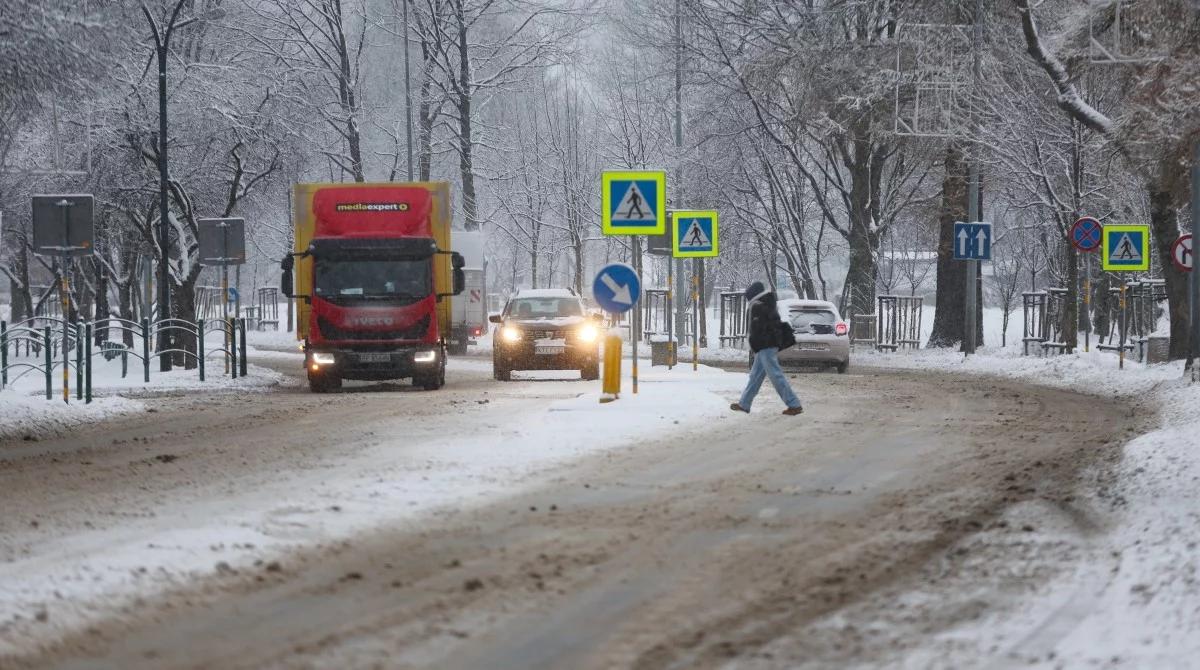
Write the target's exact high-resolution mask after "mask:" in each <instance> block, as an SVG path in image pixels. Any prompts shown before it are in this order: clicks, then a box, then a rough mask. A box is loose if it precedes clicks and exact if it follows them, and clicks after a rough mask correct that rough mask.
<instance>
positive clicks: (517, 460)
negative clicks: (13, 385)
mask: <svg viewBox="0 0 1200 670" xmlns="http://www.w3.org/2000/svg"><path fill="white" fill-rule="evenodd" d="M293 358H294V357H291V356H289V355H286V354H282V353H280V354H273V353H270V352H263V353H261V354H260V355H259V358H258V359H257V361H256V362H258V363H259V364H260V365H270V366H274V367H276V368H278V369H279V370H281V371H290V372H293V373H294V372H295V369H296V362H295V360H293ZM701 374H707V377H705V378H704V379H705V382H704V383H705V385H706V386H707V387H709V388H710V389H711V390H715V391H716V393H715V394H709V395H708V396H705V397H701V398H700V400H701V401H703V402H707V403H708V404H707V405H704V409H705V413H704V414H697V413H695V412H692V413H690V414H689V413H687V412H686V411H685V410H684V409H683V408H680V409H678V410H677V411H678V414H677V416H679V417H681V418H682V419H683V420H682V421H680V422H679V423H678V424H676V423H675V420H673V419H672V416H676V415H672V414H671V411H675V410H670V411H667V412H666V416H648V415H638V414H636V413H634V414H632V415H631V416H630V420H629V423H630V426H628V427H626V428H622V427H620V426H615V427H614V426H597V425H596V424H595V422H596V421H597V416H599V415H598V414H596V413H593V410H591V405H588V406H587V408H584V407H582V406H576V405H575V404H572V403H576V402H578V399H577V398H576V396H578V395H579V394H581V393H582V392H583V391H585V390H588V391H591V390H593V389H592V388H591V387H592V385H587V386H585V385H584V384H582V383H581V382H578V381H528V380H527V381H518V382H514V383H512V384H497V383H495V382H493V381H492V380H491V378H490V370H489V368H488V366H487V365H485V364H484V363H482V362H480V361H464V362H459V363H457V364H456V365H455V367H454V368H453V369H452V371H451V375H450V377H451V384H450V386H449V387H447V388H446V389H444V390H443V391H440V392H437V393H423V392H417V391H411V390H409V389H407V388H401V387H388V386H384V387H373V388H372V389H371V390H370V391H364V392H354V393H344V394H336V395H331V396H321V397H315V396H312V395H309V394H308V393H307V392H306V391H304V390H301V389H300V388H299V387H298V386H284V387H281V388H278V389H276V390H274V391H272V392H268V393H250V394H240V393H239V394H234V393H222V394H216V395H212V396H208V397H203V398H186V397H164V398H157V399H151V400H148V401H147V403H148V404H149V405H150V406H151V407H152V408H153V410H155V411H154V412H153V413H149V414H144V415H138V416H135V417H132V418H126V419H120V420H116V421H114V422H113V423H111V424H105V425H103V426H102V428H101V429H100V430H99V431H97V432H95V433H92V434H86V433H76V434H72V435H69V436H66V437H63V438H59V439H53V440H45V441H40V442H15V443H9V444H3V445H0V457H2V458H3V459H4V463H3V469H0V491H2V492H3V493H2V494H0V496H2V500H3V505H4V509H5V514H4V516H3V518H2V519H0V535H2V537H3V540H2V541H0V552H2V554H0V558H2V560H3V562H2V563H0V586H2V590H0V608H2V609H0V661H2V663H0V665H3V666H4V667H50V666H53V667H111V668H134V667H222V668H234V667H245V668H258V667H274V666H278V667H444V668H476V667H478V668H484V667H486V668H531V667H571V668H608V667H639V668H662V667H718V666H726V665H729V666H730V667H747V668H773V667H795V666H806V665H807V666H812V667H819V666H828V665H831V664H836V665H845V664H852V663H862V664H868V665H894V664H905V663H909V664H911V665H912V666H913V667H927V666H929V665H939V664H949V665H954V664H955V659H957V660H958V664H959V665H961V664H962V661H964V660H966V659H972V658H975V659H978V657H979V656H978V655H979V654H988V655H995V654H1003V653H1005V652H1006V651H1007V650H1008V648H1009V647H1014V646H1016V645H1018V644H1020V643H1022V642H1023V641H1027V639H1028V635H1029V633H1030V631H1028V630H1025V631H1022V630H1013V631H999V632H997V633H996V634H995V635H993V636H991V637H990V638H981V637H978V636H974V637H972V638H971V639H964V638H963V636H955V635H954V628H955V626H957V625H959V624H961V623H962V622H964V621H970V620H978V619H980V618H983V617H987V616H1003V615H1004V613H1005V612H1006V611H1008V610H1009V609H1011V608H1014V607H1016V606H1017V603H1019V600H1020V595H1021V594H1022V593H1024V592H1028V591H1030V590H1033V589H1036V588H1037V586H1038V585H1039V584H1041V583H1044V582H1045V581H1046V580H1048V579H1050V578H1051V577H1052V576H1053V575H1054V572H1055V570H1056V569H1057V568H1056V566H1061V565H1066V564H1068V563H1070V562H1072V561H1078V559H1079V557H1080V556H1081V555H1084V554H1086V552H1087V549H1088V537H1089V534H1090V533H1091V532H1092V530H1093V528H1092V526H1093V523H1094V522H1093V519H1092V515H1091V513H1090V512H1089V509H1088V505H1087V504H1086V503H1084V502H1083V500H1082V499H1084V498H1087V497H1088V496H1087V493H1086V492H1087V491H1094V490H1096V489H1097V488H1098V486H1097V483H1096V481H1095V480H1096V478H1100V479H1101V480H1102V479H1103V477H1104V476H1105V473H1106V472H1107V468H1108V467H1109V465H1110V464H1111V463H1112V461H1113V460H1114V459H1115V457H1116V455H1117V451H1118V446H1119V444H1120V441H1122V440H1123V439H1125V437H1126V436H1127V435H1128V433H1129V431H1130V430H1131V428H1133V427H1135V426H1136V423H1135V419H1133V418H1132V416H1131V414H1130V412H1129V411H1127V409H1126V404H1125V403H1120V402H1118V401H1116V400H1103V399H1096V398H1087V399H1086V402H1085V401H1084V398H1083V397H1082V396H1079V395H1078V394H1075V393H1072V392H1069V391H1059V390H1049V389H1042V388H1037V387H1029V386H1024V385H1021V384H1019V383H1018V382H1001V381H984V380H980V379H979V378H969V377H955V376H949V375H939V374H916V373H911V372H895V371H884V370H874V369H870V368H860V369H859V370H857V372H856V374H851V375H846V376H838V375H816V374H803V375H800V376H799V378H798V379H797V380H796V383H797V385H798V387H799V388H800V389H801V392H802V395H803V396H804V397H805V399H806V401H807V405H808V409H807V412H806V414H805V415H804V416H803V417H801V418H800V419H792V418H787V417H781V416H779V415H778V413H777V410H778V409H779V407H777V406H776V405H772V404H771V403H770V402H765V403H764V404H763V407H761V408H758V409H759V410H760V411H757V412H756V413H755V414H754V415H752V416H750V417H745V416H740V415H732V414H730V413H728V412H727V411H726V412H721V411H719V410H720V403H721V402H725V403H727V402H728V400H727V398H731V397H732V396H733V390H734V389H736V387H737V384H738V383H739V382H740V381H741V377H740V376H738V375H726V374H722V373H719V372H709V373H701ZM647 386H648V389H647V393H653V392H654V386H653V384H648V385H647ZM663 388H667V389H668V390H669V389H670V386H669V385H668V384H664V385H663ZM679 388H680V389H682V388H683V387H682V386H680V387H679ZM670 395H675V396H681V397H685V398H688V399H691V396H687V395H686V394H682V393H681V392H679V393H671V394H670ZM668 400H669V398H666V397H664V400H663V402H664V403H668ZM622 402H624V401H622ZM703 402H702V403H701V404H703ZM775 402H776V403H777V401H775ZM692 404H695V403H692ZM664 406H667V407H668V408H669V407H670V406H669V405H667V404H665V405H664ZM1106 410H1111V411H1106ZM1096 416H1102V417H1108V418H1102V419H1096ZM602 420H605V421H613V419H612V415H606V416H605V418H604V419H602ZM449 425H454V426H456V428H455V429H454V430H453V431H452V432H448V431H447V426H449ZM664 425H666V426H667V428H664ZM623 430H625V431H626V432H622V431H623ZM629 431H632V432H629ZM636 435H650V436H651V437H648V438H638V437H635V436H636ZM1043 528H1052V529H1053V532H1052V533H1050V534H1048V535H1052V536H1053V537H1052V538H1049V537H1048V536H1044V535H1043V534H1042V533H1041V532H1040V531H1041V530H1042V529H1043ZM1031 552H1032V553H1036V554H1038V555H1039V557H1040V560H1037V561H1034V562H1032V563H1031V565H1034V566H1035V568H1030V569H1021V570H1018V569H1015V568H1014V562H1013V559H1014V558H1015V557H1018V556H1023V557H1028V556H1029V555H1030V553H1031ZM1101 567H1102V566H1101ZM1065 616H1069V614H1068V615H1065ZM1041 623H1042V622H1041V621H1039V622H1038V624H1039V625H1040V624H1041ZM1058 623H1059V625H1064V624H1062V621H1058ZM1068 629H1069V627H1068ZM1052 631H1053V629H1052ZM1052 631H1051V632H1050V633H1046V632H1043V633H1042V635H1043V636H1045V635H1052V634H1053V632H1052ZM1039 643H1040V644H1045V643H1046V641H1045V640H1041V641H1039Z"/></svg>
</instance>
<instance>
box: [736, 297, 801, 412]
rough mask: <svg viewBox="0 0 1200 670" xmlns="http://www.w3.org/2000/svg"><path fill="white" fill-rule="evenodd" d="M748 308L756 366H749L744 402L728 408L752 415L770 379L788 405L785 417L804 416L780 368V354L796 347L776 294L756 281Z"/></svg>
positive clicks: (748, 300)
mask: <svg viewBox="0 0 1200 670" xmlns="http://www.w3.org/2000/svg"><path fill="white" fill-rule="evenodd" d="M746 302H747V308H748V309H749V311H750V337H749V340H750V351H751V352H752V353H753V354H754V363H753V364H752V365H751V366H750V379H749V380H747V382H746V389H745V390H744V391H742V398H741V400H739V401H738V402H735V403H733V404H732V405H730V406H729V409H731V410H733V411H735V412H746V413H747V414H749V413H750V405H751V404H752V403H753V402H754V396H756V395H758V390H759V389H760V388H762V383H763V379H764V378H766V377H770V378H771V384H772V385H774V386H775V392H776V393H778V394H779V398H780V399H781V400H783V404H785V405H787V409H785V410H783V413H784V414H786V415H788V416H796V415H797V414H802V413H804V408H803V407H802V406H801V405H800V398H798V397H796V393H795V391H793V390H792V386H791V384H788V380H787V377H786V376H784V374H783V368H781V367H779V352H780V351H781V350H783V349H786V348H788V347H790V346H792V345H794V344H795V343H796V337H795V335H794V334H793V333H792V327H791V325H790V324H788V323H785V322H784V320H783V319H781V318H780V317H779V308H778V306H777V300H776V297H775V293H774V292H773V291H768V290H767V289H766V287H765V286H763V283H762V282H760V281H756V282H754V283H753V284H750V286H749V287H748V288H747V289H746Z"/></svg>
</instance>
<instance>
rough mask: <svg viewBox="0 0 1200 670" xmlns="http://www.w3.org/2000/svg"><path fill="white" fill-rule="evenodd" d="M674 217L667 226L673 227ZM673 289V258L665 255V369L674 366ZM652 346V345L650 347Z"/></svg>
mask: <svg viewBox="0 0 1200 670" xmlns="http://www.w3.org/2000/svg"><path fill="white" fill-rule="evenodd" d="M673 221H674V218H672V223H671V225H670V226H668V227H669V228H674V226H675V224H674V222H673ZM674 289H675V258H674V257H673V256H667V304H666V317H667V369H668V370H670V369H672V368H674V367H675V312H674V304H675V300H674V295H673V294H674ZM652 348H653V347H652Z"/></svg>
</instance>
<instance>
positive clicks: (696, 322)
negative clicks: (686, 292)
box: [692, 258, 700, 372]
mask: <svg viewBox="0 0 1200 670" xmlns="http://www.w3.org/2000/svg"><path fill="white" fill-rule="evenodd" d="M695 260H696V263H698V262H699V261H700V259H699V258H697V259H695ZM696 263H693V268H692V270H693V272H692V372H695V371H697V370H699V369H700V290H699V286H700V275H698V274H696V272H695V269H696V268H695V264H696Z"/></svg>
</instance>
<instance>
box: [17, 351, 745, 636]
mask: <svg viewBox="0 0 1200 670" xmlns="http://www.w3.org/2000/svg"><path fill="white" fill-rule="evenodd" d="M268 339H271V338H259V342H260V344H262V343H263V341H264V340H268ZM277 340H278V342H282V341H283V340H282V338H277ZM276 353H277V354H278V355H280V356H290V357H292V358H294V359H295V360H296V363H297V365H299V364H300V358H299V353H298V352H297V353H294V354H285V353H283V352H281V351H277V352H276ZM490 370H491V366H490V363H487V362H484V361H478V360H469V359H468V360H464V359H454V360H452V361H451V363H450V368H449V371H448V373H449V375H450V376H451V377H453V376H455V375H458V376H459V377H460V379H461V377H462V373H464V372H470V373H473V376H474V377H476V378H486V376H485V375H487V373H490ZM626 374H627V375H628V370H626ZM560 376H561V375H560ZM554 377H555V375H554V373H540V374H536V375H529V376H527V377H526V378H528V379H553V378H554ZM741 383H742V377H741V376H740V375H735V374H730V373H726V372H723V371H720V370H715V369H711V368H702V369H701V370H700V371H699V372H693V371H692V370H691V369H688V370H686V371H685V370H682V369H678V368H677V369H676V370H674V371H671V372H668V371H665V370H662V369H656V370H653V371H649V372H644V373H643V374H642V375H641V378H640V385H639V392H638V393H637V394H636V395H635V394H633V393H631V392H630V391H631V389H630V384H629V380H628V379H626V380H625V384H624V391H625V392H624V393H622V395H621V398H620V400H618V401H616V402H613V403H608V404H601V403H600V402H599V398H600V393H599V388H598V384H592V383H589V384H580V383H579V382H577V381H576V382H573V383H571V385H570V386H555V384H554V383H553V382H551V384H550V385H548V386H547V387H546V390H545V391H544V392H543V393H544V394H548V397H551V398H553V397H555V396H557V397H558V399H555V400H550V401H548V402H546V401H539V400H538V397H539V392H538V388H537V384H533V385H531V386H530V387H529V390H528V391H527V393H526V394H525V395H528V396H529V397H530V398H531V399H532V402H530V401H521V402H516V403H514V402H513V401H511V400H508V401H504V400H501V399H496V400H493V401H491V403H490V406H488V407H487V409H485V410H483V412H484V413H483V414H482V415H481V416H480V417H477V420H475V421H473V423H472V424H471V430H468V431H461V430H459V431H446V430H445V420H446V417H445V416H444V415H443V414H438V413H435V414H432V415H428V416H420V417H417V416H398V417H396V419H395V420H396V422H397V423H396V427H395V428H396V430H399V431H402V433H403V434H405V435H411V436H419V438H420V439H414V440H412V441H408V440H405V441H403V443H397V442H395V441H393V440H376V441H374V442H372V443H369V444H365V445H362V446H361V448H357V450H356V451H355V452H354V456H353V457H352V458H350V459H348V460H347V461H346V462H344V463H342V464H341V465H339V467H338V471H337V472H336V473H331V472H330V471H329V470H328V469H323V468H317V469H311V468H305V467H297V468H296V470H295V471H294V472H288V473H286V477H284V473H280V475H279V476H280V477H283V479H278V480H277V481H274V482H271V483H267V482H264V483H262V487H261V488H257V487H256V488H254V489H253V490H237V491H230V492H228V494H227V495H226V496H223V497H222V498H220V499H213V500H209V501H207V502H204V503H203V504H197V503H196V501H191V500H187V499H186V497H184V498H182V499H175V498H174V497H172V498H171V499H165V500H163V501H162V502H161V504H159V505H158V506H157V507H156V508H155V510H154V513H153V514H152V515H150V516H149V517H148V518H146V519H143V520H140V521H138V520H134V521H130V522H129V523H125V524H122V525H120V526H118V527H117V528H114V529H111V530H93V531H89V530H86V529H84V530H82V531H81V532H79V533H75V534H72V535H69V536H64V537H62V538H60V539H57V540H54V542H56V543H57V544H58V545H59V546H58V547H57V548H55V549H54V550H52V551H45V550H44V548H43V550H39V552H38V557H37V558H30V559H25V560H22V559H18V560H13V561H9V562H5V563H3V564H0V622H3V621H12V620H14V617H15V618H16V619H17V620H20V618H21V617H22V616H26V617H27V616H28V615H29V613H30V612H31V611H33V610H36V609H37V608H38V607H40V606H42V605H39V603H53V608H54V610H55V611H54V615H53V618H52V621H53V625H54V626H55V627H60V628H61V629H63V630H66V629H70V628H73V627H75V626H78V625H79V624H81V623H85V622H86V621H88V620H89V617H96V616H103V615H104V612H106V611H109V608H114V607H116V608H119V607H120V606H122V604H125V603H129V602H131V601H132V600H133V599H135V598H138V597H147V596H149V595H150V594H152V593H155V592H156V591H157V590H159V589H169V588H171V587H172V586H173V585H177V584H178V583H179V582H180V580H182V579H197V578H203V577H205V576H207V575H212V574H222V571H224V572H226V573H232V572H233V571H239V570H244V569H248V568H251V567H252V565H254V564H255V563H256V562H258V563H257V564H259V565H261V564H262V563H263V562H270V561H272V560H284V561H286V560H287V559H286V556H287V554H288V551H289V550H290V549H293V548H294V547H295V546H297V543H298V542H319V543H329V544H331V545H332V544H336V543H337V542H339V541H341V540H348V539H349V538H352V537H355V536H362V535H363V534H367V535H369V534H370V532H371V531H372V529H375V528H381V527H395V526H396V525H397V524H401V523H403V522H404V521H405V520H406V519H413V518H416V517H419V516H420V515H424V514H429V513H432V512H434V511H435V510H437V509H438V508H441V507H444V506H447V505H454V506H455V507H456V508H459V509H462V508H464V507H470V506H472V505H483V504H486V503H487V502H488V501H492V500H495V499H496V497H498V496H501V495H506V494H511V493H514V492H518V491H520V490H521V487H522V486H524V485H532V483H534V482H529V481H528V478H527V475H529V474H530V473H532V472H534V471H535V470H541V469H544V468H547V467H550V466H553V465H554V464H556V463H561V462H566V461H568V460H570V459H574V458H578V457H580V456H582V455H585V454H589V453H595V452H597V451H601V450H605V449H613V448H617V447H625V446H628V445H630V444H636V443H637V442H638V441H639V440H646V439H654V438H657V437H660V436H663V435H667V434H672V433H679V432H681V431H687V430H692V431H699V430H700V428H699V427H700V426H703V425H705V422H706V421H711V420H712V417H714V416H718V417H727V416H728V415H729V412H728V400H727V398H728V397H729V396H730V395H735V394H736V391H737V390H738V389H739V388H740V386H741ZM559 384H561V382H560V383H559ZM448 390H449V389H448ZM564 390H565V391H568V392H567V393H564V392H563V391H564ZM481 397H482V398H484V400H473V401H462V402H471V403H476V402H478V403H488V402H489V401H488V400H487V398H488V396H486V395H485V396H481ZM33 402H34V403H37V406H38V407H39V408H40V407H42V403H46V401H45V400H43V399H34V400H33ZM48 404H50V405H53V403H48ZM59 404H60V405H61V403H59ZM766 404H769V403H766ZM72 407H73V408H74V407H75V406H74V405H73V406H72ZM79 407H83V406H82V405H80V406H79ZM244 439H245V440H247V441H250V442H253V440H255V439H265V438H264V437H263V436H258V437H254V436H247V437H245V438H244ZM500 444H503V446H504V448H503V449H498V448H497V446H498V445H500ZM400 447H403V448H400ZM323 501H324V502H323ZM334 502H336V505H335V509H336V510H337V514H328V513H326V512H327V510H326V507H328V505H330V504H333V503H334ZM314 515H316V516H319V517H320V521H319V523H317V522H316V521H315V520H314V519H312V517H313V516H314ZM293 518H294V519H295V521H293ZM301 518H303V519H304V521H303V522H301V521H299V519H301ZM310 523H317V525H316V526H314V527H313V528H312V530H311V531H309V530H305V529H308V528H309V524H310ZM281 528H283V530H287V531H288V532H282V531H281ZM302 531H303V532H302ZM297 533H300V534H301V535H303V537H301V536H300V535H297ZM313 533H315V536H313ZM218 546H219V547H220V552H218V553H219V557H220V559H221V560H220V562H215V561H214V555H215V554H214V552H215V551H216V549H214V547H218ZM47 555H52V556H55V557H56V558H55V559H54V560H46V556H47ZM131 575H133V577H132V578H131ZM143 575H144V576H145V577H142V576H143ZM101 603H103V605H104V607H103V608H101V609H96V607H97V606H98V605H99V604H101ZM3 637H4V636H0V656H2V655H3V654H4V653H6V652H13V651H16V650H17V649H19V648H20V647H21V645H22V644H23V642H22V640H21V639H19V638H18V637H13V638H10V639H8V640H3Z"/></svg>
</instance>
